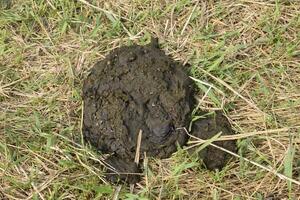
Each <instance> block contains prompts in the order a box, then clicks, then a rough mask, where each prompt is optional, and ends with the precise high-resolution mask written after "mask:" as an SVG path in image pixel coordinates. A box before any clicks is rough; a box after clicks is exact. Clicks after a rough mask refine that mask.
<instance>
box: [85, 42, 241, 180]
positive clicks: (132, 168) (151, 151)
mask: <svg viewBox="0 0 300 200" xmlns="http://www.w3.org/2000/svg"><path fill="white" fill-rule="evenodd" d="M186 69H187V67H186V66H183V65H182V64H180V63H178V62H175V61H174V60H173V59H171V58H170V57H169V56H166V55H165V53H164V52H163V51H162V50H160V49H159V46H158V41H157V40H155V39H153V40H152V42H151V43H150V44H148V45H145V46H139V45H132V46H125V47H121V48H118V49H115V50H113V51H112V52H111V53H110V54H109V55H108V56H107V57H106V58H105V59H104V60H101V61H100V62H98V63H96V64H95V66H94V67H93V68H92V69H91V71H90V74H89V75H88V77H87V78H86V79H85V81H84V86H83V100H84V117H83V134H84V138H85V140H86V141H87V142H89V143H90V144H91V145H93V146H94V147H96V148H97V150H99V151H100V152H102V153H104V154H109V155H111V156H110V157H108V158H107V160H106V162H107V163H108V164H109V165H111V166H112V167H113V168H115V171H111V170H108V172H107V179H109V180H110V181H112V182H118V181H119V180H121V181H125V182H127V183H135V182H138V181H139V179H140V175H138V174H136V173H139V172H141V169H140V166H139V165H137V164H135V163H134V159H135V154H136V147H137V138H138V134H139V132H140V131H141V132H142V139H141V147H140V152H141V153H140V157H139V160H140V163H141V161H142V160H143V158H144V155H145V154H146V155H147V156H149V157H155V158H168V157H170V156H171V154H172V153H174V152H175V151H176V150H177V146H183V145H185V144H186V143H187V141H188V139H189V138H188V135H187V134H186V132H185V130H184V129H183V128H182V127H187V126H188V125H189V123H190V120H191V112H192V109H193V107H194V104H195V103H196V102H195V99H194V85H193V82H192V81H191V79H190V78H189V77H188V75H187V74H188V73H187V72H186V71H185V70H186ZM217 116H219V115H217ZM220 116H222V115H221V114H220ZM212 121H214V120H213V119H212V118H208V119H206V120H201V121H199V122H196V123H195V124H194V126H193V129H194V130H193V132H192V133H193V134H194V135H197V136H199V137H200V138H203V139H206V138H209V137H211V136H213V135H214V134H216V133H217V132H215V131H219V130H221V129H222V130H223V127H224V130H225V131H226V133H232V129H231V127H230V124H229V123H228V121H226V120H223V122H224V123H223V124H222V123H221V125H220V124H218V123H213V122H212ZM219 126H221V127H219ZM206 129H207V130H206ZM204 130H205V131H204ZM222 144H223V143H222V142H221V145H222ZM226 145H227V144H226ZM226 145H225V144H224V146H225V147H226ZM230 145H232V146H234V147H235V144H234V142H232V143H230ZM230 145H229V146H230ZM229 149H230V148H229ZM206 151H207V153H206V155H208V154H210V155H213V156H216V157H215V158H214V157H213V156H206V157H204V162H205V164H206V165H207V167H208V168H209V169H212V168H215V167H217V168H221V167H222V166H223V165H224V164H225V161H226V160H227V159H226V158H227V155H225V154H224V153H223V152H222V151H219V150H216V149H214V148H213V147H208V148H207V149H206ZM115 172H118V173H119V174H116V173H115ZM126 173H128V174H126Z"/></svg>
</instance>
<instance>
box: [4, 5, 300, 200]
mask: <svg viewBox="0 0 300 200" xmlns="http://www.w3.org/2000/svg"><path fill="white" fill-rule="evenodd" d="M0 2H1V4H0V8H1V9H0V198H1V199H113V198H115V199H117V198H118V197H119V198H121V199H235V200H238V199H266V198H268V197H269V198H271V197H274V198H275V197H277V198H278V199H299V196H300V184H299V182H300V175H299V174H300V153H299V152H300V151H299V148H300V114H299V113H300V80H299V77H300V67H299V66H300V34H299V33H300V5H299V3H298V2H297V1H292V0H290V1H279V0H274V1H273V0H268V1H260V0H257V1H253V0H239V1H229V0H224V1H215V2H213V1H199V2H198V1H193V0H177V1H167V2H165V1H152V0H147V1H145V0H134V1H129V0H128V1H127V0H124V1H118V2H117V1H89V3H88V2H87V1H84V0H78V1H67V0H60V1H54V0H22V1H21V0H12V1H10V0H1V1H0ZM151 36H156V37H158V38H159V41H160V45H161V47H162V48H163V49H164V51H165V52H166V53H167V54H169V55H171V56H172V57H174V59H176V60H180V61H182V62H185V63H189V64H191V66H192V67H191V76H192V77H193V78H194V80H195V81H197V80H198V81H197V85H198V86H199V93H198V95H197V98H198V99H201V104H199V108H200V109H206V110H215V109H223V110H225V111H226V113H227V115H228V117H229V119H230V121H231V123H232V125H233V126H234V128H235V129H236V130H237V131H238V132H239V135H237V136H234V137H235V138H238V139H239V143H238V144H239V147H240V150H239V152H238V154H237V155H235V159H233V161H232V162H230V164H229V165H228V166H226V167H225V168H224V169H223V170H222V171H216V172H210V171H207V170H205V169H203V168H201V167H200V163H201V161H198V160H197V159H196V158H193V157H190V156H189V155H188V154H187V153H186V151H185V150H182V149H181V150H179V151H178V152H177V153H176V154H174V155H173V156H172V157H171V158H169V159H165V160H156V159H151V158H149V159H148V160H147V161H146V162H145V163H144V165H145V167H146V168H147V170H146V172H145V174H146V176H145V178H144V179H143V181H142V182H141V183H140V184H138V185H137V186H136V187H135V189H134V191H133V192H132V193H131V192H130V189H129V188H126V187H125V186H123V187H121V190H120V191H118V187H117V186H114V185H109V184H107V183H106V182H105V180H104V179H103V173H102V171H103V165H102V161H101V156H100V155H99V154H97V153H96V152H95V151H94V150H93V149H92V148H90V147H88V146H86V145H84V144H83V143H82V139H81V138H82V136H81V131H80V130H81V129H80V127H81V111H82V110H81V108H82V105H81V104H82V103H81V86H82V80H83V79H84V77H85V76H86V74H87V73H88V69H89V68H90V67H91V66H92V65H93V64H94V63H95V62H96V61H97V60H99V59H102V58H103V57H104V56H105V55H107V53H108V52H109V51H111V50H112V49H114V48H117V47H119V46H121V45H128V44H132V43H138V44H146V43H148V42H149V41H150V39H151ZM216 139H217V140H218V139H224V138H222V137H221V138H216ZM225 139H226V138H225ZM206 144H207V143H205V145H206Z"/></svg>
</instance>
